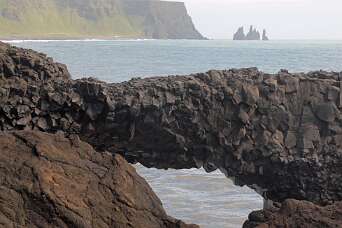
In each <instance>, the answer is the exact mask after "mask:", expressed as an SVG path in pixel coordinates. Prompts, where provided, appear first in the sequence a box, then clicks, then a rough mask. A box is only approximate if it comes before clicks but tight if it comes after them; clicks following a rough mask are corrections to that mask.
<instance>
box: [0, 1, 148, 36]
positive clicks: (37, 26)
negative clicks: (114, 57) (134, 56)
mask: <svg viewBox="0 0 342 228" xmlns="http://www.w3.org/2000/svg"><path fill="white" fill-rule="evenodd" d="M10 1H13V2H10ZM43 2H44V4H42V1H41V0H0V12H2V11H3V10H6V12H9V14H10V15H11V16H13V17H14V18H15V19H13V18H11V19H9V18H8V17H7V18H6V17H4V16H0V37H1V38H68V37H75V38H76V37H114V36H120V37H141V36H143V32H142V29H141V28H139V27H137V26H136V24H137V23H134V24H132V23H131V22H130V21H129V19H128V18H127V17H126V16H125V15H122V14H119V13H112V14H110V16H106V17H101V18H100V19H98V20H89V19H86V18H84V17H81V16H79V15H78V12H77V11H76V10H75V9H73V8H70V7H66V8H59V7H58V6H56V4H55V0H45V1H43ZM16 3H17V4H16ZM18 4H19V5H18Z"/></svg>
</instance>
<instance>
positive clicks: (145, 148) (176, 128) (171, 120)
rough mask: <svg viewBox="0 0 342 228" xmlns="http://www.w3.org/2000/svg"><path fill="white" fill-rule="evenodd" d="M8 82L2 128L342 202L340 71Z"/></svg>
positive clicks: (270, 190) (269, 191) (268, 194)
mask: <svg viewBox="0 0 342 228" xmlns="http://www.w3.org/2000/svg"><path fill="white" fill-rule="evenodd" d="M9 49H10V50H11V51H10V52H13V53H14V52H16V55H21V54H20V53H21V52H22V51H23V50H21V49H15V48H9ZM7 52H8V51H7ZM7 52H5V54H2V55H7V54H6V53H7ZM10 58H12V57H10ZM3 68H5V67H3ZM0 83H1V85H2V86H1V88H2V90H1V91H2V92H1V96H0V99H1V112H0V127H1V129H2V130H12V129H34V130H41V131H46V132H58V131H63V132H66V133H68V134H78V135H80V137H81V138H82V139H83V140H85V141H86V142H88V143H90V144H91V145H93V146H95V148H96V149H97V150H103V151H104V150H107V151H110V152H113V153H118V152H119V153H121V154H122V155H124V156H125V157H126V158H127V159H128V160H129V161H131V162H141V163H142V164H144V165H145V166H147V167H157V168H192V167H197V168H199V167H202V166H203V167H204V168H205V170H207V171H208V172H210V171H213V170H215V169H220V170H221V171H222V172H224V173H225V174H226V175H227V176H228V177H231V178H232V179H233V180H234V182H235V184H237V185H248V186H250V187H251V188H253V189H255V190H256V191H257V192H259V193H260V194H261V195H262V196H263V197H264V198H265V199H269V200H272V201H277V202H282V201H283V200H285V199H287V198H295V199H300V200H309V201H312V202H314V203H318V204H322V205H324V204H329V203H331V202H333V201H338V200H342V195H341V192H342V180H341V179H342V177H341V175H340V172H341V170H340V167H341V164H342V159H341V157H342V153H340V152H341V151H342V148H341V145H340V141H341V140H340V137H341V135H342V130H341V129H342V125H341V124H342V122H341V112H340V107H342V105H341V99H340V97H341V92H340V91H341V88H342V86H341V82H340V74H339V73H333V72H331V73H328V72H323V71H320V72H311V73H308V74H303V73H300V74H290V73H288V72H287V71H281V72H279V73H278V74H274V75H271V74H266V73H263V72H260V71H258V70H257V69H254V68H251V69H240V70H237V69H231V70H225V71H210V72H208V73H202V74H195V75H189V76H173V77H161V78H149V79H133V80H131V81H129V82H124V83H119V84H106V83H104V82H101V81H97V80H95V79H82V80H75V81H73V80H49V81H41V80H37V79H36V78H35V77H33V78H28V77H26V78H21V76H20V71H18V72H17V71H14V74H13V75H12V74H6V77H5V78H4V77H3V78H2V79H1V80H0Z"/></svg>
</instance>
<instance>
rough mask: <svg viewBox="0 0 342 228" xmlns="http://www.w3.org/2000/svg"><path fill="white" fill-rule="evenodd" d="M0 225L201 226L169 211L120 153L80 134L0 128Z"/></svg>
mask: <svg viewBox="0 0 342 228" xmlns="http://www.w3.org/2000/svg"><path fill="white" fill-rule="evenodd" d="M0 151H1V153H0V169H1V172H0V226H1V227H6V228H11V227H13V228H14V227H17V228H20V227H31V228H38V227H44V228H49V227H51V228H52V227H58V228H61V227H65V228H66V227H73V228H88V227H89V228H90V227H96V228H110V227H112V228H113V227H117V228H125V227H127V228H128V227H134V228H147V227H149V228H196V227H198V226H195V225H186V224H184V223H183V222H181V221H179V220H176V219H173V218H171V217H169V216H167V215H166V213H165V211H164V209H163V208H162V204H161V202H160V200H159V199H158V198H157V196H156V195H155V194H154V193H153V191H152V190H151V188H150V187H149V185H148V184H147V183H146V181H145V180H144V179H143V178H141V177H140V176H139V175H138V174H137V173H136V172H135V169H134V168H133V167H132V166H131V165H129V164H128V163H127V162H126V161H125V160H124V159H123V158H122V157H121V156H120V155H112V154H109V153H98V152H96V151H95V150H94V149H93V148H92V147H91V146H90V145H88V144H86V143H84V142H81V141H80V140H79V138H78V137H77V136H70V137H69V138H65V137H64V136H63V135H62V134H57V135H50V134H47V133H42V132H38V131H14V132H10V133H4V132H2V133H0Z"/></svg>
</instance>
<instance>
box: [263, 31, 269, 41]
mask: <svg viewBox="0 0 342 228" xmlns="http://www.w3.org/2000/svg"><path fill="white" fill-rule="evenodd" d="M262 40H264V41H267V40H269V38H268V37H267V35H266V29H264V30H263V31H262Z"/></svg>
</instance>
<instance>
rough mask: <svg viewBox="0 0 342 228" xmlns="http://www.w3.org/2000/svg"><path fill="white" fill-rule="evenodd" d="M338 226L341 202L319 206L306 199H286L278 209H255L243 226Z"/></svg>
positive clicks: (328, 227)
mask: <svg viewBox="0 0 342 228" xmlns="http://www.w3.org/2000/svg"><path fill="white" fill-rule="evenodd" d="M279 227H286V228H298V227H300V228H322V227H324V228H340V227H342V202H336V203H334V204H332V205H329V206H325V207H320V206H317V205H315V204H313V203H310V202H307V201H298V200H286V201H285V202H284V203H283V204H282V205H281V208H279V209H276V208H275V209H274V210H264V211H255V212H252V213H251V214H250V215H249V220H248V221H247V222H245V224H244V226H243V228H279Z"/></svg>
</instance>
